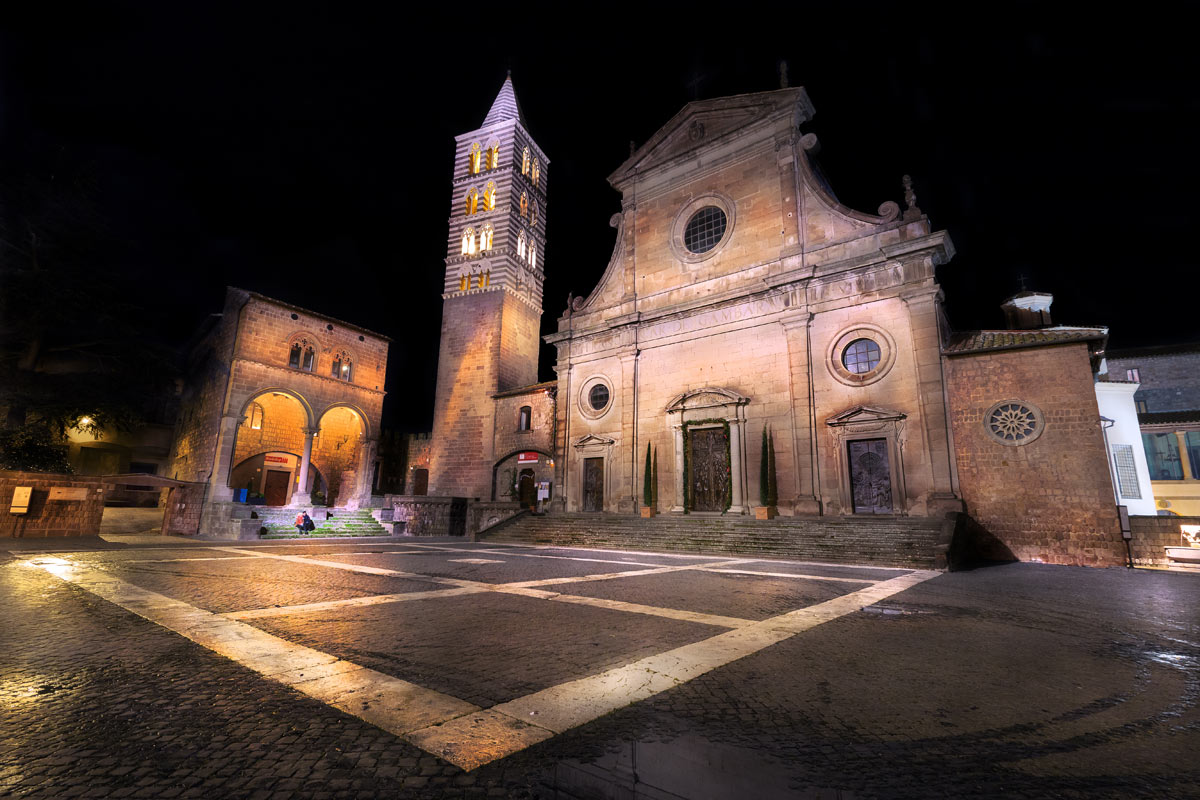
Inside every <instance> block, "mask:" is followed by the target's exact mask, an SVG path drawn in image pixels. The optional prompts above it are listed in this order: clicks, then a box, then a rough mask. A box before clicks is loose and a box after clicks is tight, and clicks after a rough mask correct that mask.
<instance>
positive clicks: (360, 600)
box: [221, 584, 488, 619]
mask: <svg viewBox="0 0 1200 800" xmlns="http://www.w3.org/2000/svg"><path fill="white" fill-rule="evenodd" d="M487 590H488V587H487V584H480V585H479V586H456V587H454V588H453V589H433V590H430V591H428V592H404V593H401V594H375V595H370V596H368V597H350V598H347V599H345V600H325V601H323V602H320V603H301V604H300V605H295V606H270V607H268V608H251V609H248V610H246V611H227V612H226V613H224V614H222V615H221V616H223V617H225V618H226V619H266V618H268V617H286V616H288V615H291V614H305V613H309V612H313V611H333V610H336V609H339V608H355V607H361V606H377V605H382V604H384V603H403V602H405V601H407V600H429V599H431V598H437V597H459V596H461V595H464V594H479V593H481V592H486V591H487Z"/></svg>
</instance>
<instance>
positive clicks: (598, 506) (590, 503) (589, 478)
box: [583, 458, 604, 511]
mask: <svg viewBox="0 0 1200 800" xmlns="http://www.w3.org/2000/svg"><path fill="white" fill-rule="evenodd" d="M583 510H584V511H603V510H604V459H603V458H585V459H584V460H583Z"/></svg>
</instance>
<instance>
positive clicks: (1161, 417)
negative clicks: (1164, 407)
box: [1138, 410, 1200, 425]
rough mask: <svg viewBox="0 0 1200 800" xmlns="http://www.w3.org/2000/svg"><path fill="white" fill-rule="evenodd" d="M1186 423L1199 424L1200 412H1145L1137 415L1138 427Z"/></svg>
mask: <svg viewBox="0 0 1200 800" xmlns="http://www.w3.org/2000/svg"><path fill="white" fill-rule="evenodd" d="M1188 422H1200V410H1194V411H1147V412H1144V413H1141V414H1138V424H1139V425H1179V424H1182V423H1188Z"/></svg>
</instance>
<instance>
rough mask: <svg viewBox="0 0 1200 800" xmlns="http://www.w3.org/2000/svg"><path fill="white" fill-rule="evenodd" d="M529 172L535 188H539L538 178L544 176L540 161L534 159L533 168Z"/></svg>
mask: <svg viewBox="0 0 1200 800" xmlns="http://www.w3.org/2000/svg"><path fill="white" fill-rule="evenodd" d="M529 172H530V174H529V178H530V180H532V181H533V185H534V186H537V185H538V178H540V177H541V175H542V169H541V167H540V166H539V165H538V160H537V159H536V158H534V159H533V166H532V167H531V168H530V170H529Z"/></svg>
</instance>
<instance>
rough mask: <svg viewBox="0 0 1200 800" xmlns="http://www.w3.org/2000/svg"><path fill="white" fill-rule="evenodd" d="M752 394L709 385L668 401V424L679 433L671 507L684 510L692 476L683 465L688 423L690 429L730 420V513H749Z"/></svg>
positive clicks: (676, 439)
mask: <svg viewBox="0 0 1200 800" xmlns="http://www.w3.org/2000/svg"><path fill="white" fill-rule="evenodd" d="M749 402H750V398H749V397H746V396H745V395H741V394H738V393H737V392H735V391H733V390H731V389H725V388H722V387H719V386H706V387H704V388H702V389H692V390H689V391H686V392H684V393H683V394H681V395H678V396H677V397H675V399H673V400H672V401H671V402H670V403H668V404H667V408H666V411H667V424H668V425H670V427H671V429H672V431H673V432H674V436H675V502H674V504H673V505H672V506H671V508H670V510H671V511H672V512H674V513H682V512H683V503H684V498H685V497H686V496H687V495H686V492H687V480H688V476H687V475H686V474H684V473H685V470H684V468H683V462H684V457H683V452H684V448H685V447H686V446H687V445H686V443H685V442H684V430H683V429H684V425H685V424H686V425H687V428H688V430H689V431H694V430H700V429H703V428H716V427H724V425H725V424H726V423H728V424H729V483H730V499H729V510H728V511H727V512H725V513H727V514H745V513H747V508H746V501H745V497H746V453H745V446H746V404H747V403H749Z"/></svg>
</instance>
